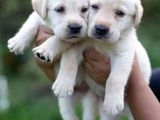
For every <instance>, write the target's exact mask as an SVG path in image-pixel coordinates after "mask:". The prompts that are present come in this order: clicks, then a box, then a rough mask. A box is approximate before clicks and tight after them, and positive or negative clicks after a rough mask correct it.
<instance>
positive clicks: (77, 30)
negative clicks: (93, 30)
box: [68, 23, 82, 34]
mask: <svg viewBox="0 0 160 120" xmlns="http://www.w3.org/2000/svg"><path fill="white" fill-rule="evenodd" d="M68 28H69V30H70V32H71V33H73V34H78V33H80V31H81V29H82V26H81V25H79V24H77V23H74V24H70V25H68Z"/></svg>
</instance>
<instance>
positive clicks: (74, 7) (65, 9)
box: [32, 0, 89, 42]
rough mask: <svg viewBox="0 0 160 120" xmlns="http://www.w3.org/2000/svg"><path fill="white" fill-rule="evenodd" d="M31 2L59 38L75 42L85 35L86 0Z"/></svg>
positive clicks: (87, 5)
mask: <svg viewBox="0 0 160 120" xmlns="http://www.w3.org/2000/svg"><path fill="white" fill-rule="evenodd" d="M32 3H33V8H34V9H35V11H37V13H39V15H40V16H41V17H42V18H45V19H46V21H47V22H48V23H49V25H50V27H51V28H52V29H53V31H54V33H55V35H56V36H57V37H58V38H59V39H61V40H65V41H68V42H77V41H79V40H80V39H79V38H82V37H85V36H86V34H87V21H88V9H89V1H88V0H81V1H80V0H32Z"/></svg>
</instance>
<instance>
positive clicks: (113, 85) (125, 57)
mask: <svg viewBox="0 0 160 120" xmlns="http://www.w3.org/2000/svg"><path fill="white" fill-rule="evenodd" d="M133 57H134V52H132V53H130V54H124V53H123V54H122V55H116V56H112V58H111V59H112V60H111V73H110V76H109V78H108V80H107V82H106V90H105V100H104V110H105V112H106V113H107V114H109V115H116V114H118V113H119V112H122V110H123V108H124V89H125V86H126V84H127V80H128V77H129V74H130V71H131V68H132V64H133V59H134V58H133Z"/></svg>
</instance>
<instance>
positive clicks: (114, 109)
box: [103, 95, 124, 115]
mask: <svg viewBox="0 0 160 120" xmlns="http://www.w3.org/2000/svg"><path fill="white" fill-rule="evenodd" d="M103 107H104V112H105V113H106V114H107V115H117V114H118V113H120V112H122V111H123V108H124V99H123V96H119V95H106V97H105V101H104V104H103Z"/></svg>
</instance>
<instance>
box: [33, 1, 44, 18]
mask: <svg viewBox="0 0 160 120" xmlns="http://www.w3.org/2000/svg"><path fill="white" fill-rule="evenodd" d="M32 6H33V9H34V11H36V12H37V13H38V14H39V15H40V16H41V17H42V18H43V19H46V17H47V0H32Z"/></svg>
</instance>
